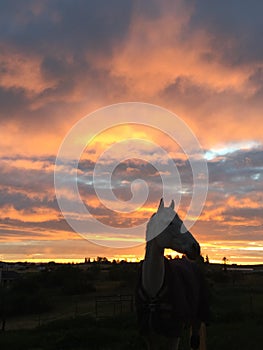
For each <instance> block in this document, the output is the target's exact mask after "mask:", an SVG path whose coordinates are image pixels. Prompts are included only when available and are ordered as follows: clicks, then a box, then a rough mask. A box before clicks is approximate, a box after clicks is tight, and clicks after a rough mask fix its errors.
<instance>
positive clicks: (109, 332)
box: [0, 271, 263, 350]
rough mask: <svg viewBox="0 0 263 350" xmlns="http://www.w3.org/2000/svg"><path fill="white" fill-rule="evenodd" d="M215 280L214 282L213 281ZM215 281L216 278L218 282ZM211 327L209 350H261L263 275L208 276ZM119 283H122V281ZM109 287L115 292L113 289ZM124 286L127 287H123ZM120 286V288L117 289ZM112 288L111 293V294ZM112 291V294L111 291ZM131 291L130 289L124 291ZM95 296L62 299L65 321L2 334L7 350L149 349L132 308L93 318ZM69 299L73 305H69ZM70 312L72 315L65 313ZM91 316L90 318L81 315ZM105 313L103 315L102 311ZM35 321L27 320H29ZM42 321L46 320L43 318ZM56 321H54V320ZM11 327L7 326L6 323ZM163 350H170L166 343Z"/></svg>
mask: <svg viewBox="0 0 263 350" xmlns="http://www.w3.org/2000/svg"><path fill="white" fill-rule="evenodd" d="M215 276H216V277H215ZM214 277H215V278H214ZM208 279H209V281H210V282H209V283H210V288H211V311H212V312H211V314H212V316H211V322H210V324H209V325H208V327H207V348H208V350H222V349H224V350H247V349H253V350H262V344H263V317H262V316H263V275H262V274H257V273H255V274H251V275H241V274H236V275H235V276H234V275H233V274H225V275H224V274H221V273H218V274H217V275H216V273H215V274H214V272H213V271H212V272H210V274H208ZM98 282H99V283H98V285H99V290H100V293H102V292H103V293H104V294H105V293H106V292H108V294H112V293H113V291H115V292H116V288H117V290H118V284H116V283H117V282H116V281H115V282H114V283H109V281H108V282H105V286H106V285H108V288H109V289H108V290H107V288H106V287H105V286H104V287H105V288H102V285H103V281H102V280H101V279H100V280H99V281H98ZM119 282H120V283H121V281H119ZM109 286H111V287H109ZM123 286H124V287H125V284H124V285H123ZM119 287H120V285H119ZM110 288H111V289H110ZM112 288H113V289H112ZM124 290H125V292H127V290H126V289H124ZM95 295H96V293H95V294H92V295H90V294H89V295H83V294H82V295H79V296H78V295H74V296H70V297H64V299H63V298H61V300H60V303H58V304H57V309H56V311H57V312H58V311H60V312H62V311H63V305H64V306H65V310H64V311H65V314H64V318H62V319H60V320H55V321H49V322H45V323H43V324H42V325H40V326H37V327H34V328H32V329H24V330H23V329H16V330H11V329H9V330H8V327H7V330H6V331H5V332H2V333H0V349H3V350H67V349H68V350H84V349H90V350H113V349H114V350H120V349H127V350H129V349H130V350H132V349H138V350H140V349H145V345H144V342H143V340H142V339H141V337H140V336H139V335H138V331H137V326H136V316H135V314H134V313H133V312H130V311H129V309H125V308H124V310H123V312H122V313H120V310H119V309H118V308H117V309H116V310H115V315H113V309H112V305H107V303H105V306H102V308H105V310H104V311H107V312H105V315H107V316H106V317H105V316H104V317H99V318H98V317H97V318H96V317H95V313H94V303H93V302H92V300H94V296H95ZM70 300H71V304H70V303H69V301H70ZM74 309H75V312H74ZM66 310H67V311H70V310H71V311H72V312H71V313H70V312H69V313H68V314H67V313H66ZM83 311H87V312H86V315H81V314H82V313H84V312H83ZM102 311H103V310H102ZM30 317H32V315H31V316H24V319H25V320H26V319H29V318H30ZM41 317H42V318H43V319H44V316H43V315H42V316H41ZM51 319H52V318H51ZM7 325H8V323H7ZM163 349H166V346H165V344H164V345H163ZM188 349H189V346H188V331H187V330H185V333H184V334H183V337H182V341H181V345H180V350H188Z"/></svg>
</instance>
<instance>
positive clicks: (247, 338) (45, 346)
mask: <svg viewBox="0 0 263 350" xmlns="http://www.w3.org/2000/svg"><path fill="white" fill-rule="evenodd" d="M262 326H263V322H262V321H260V320H259V319H248V320H245V321H236V322H232V323H230V322H228V323H224V322H219V323H215V324H212V325H210V326H209V327H208V329H207V334H208V337H207V345H208V349H213V350H222V349H224V350H247V349H253V350H261V349H262V342H263V335H262ZM0 347H1V349H8V350H69V349H70V350H84V349H90V350H110V349H111V350H113V349H114V350H122V349H123V350H124V349H126V350H132V349H134V350H135V349H136V350H140V349H145V346H144V343H143V340H142V339H141V338H140V337H139V336H138V333H137V329H136V322H135V319H134V315H125V316H118V317H115V318H108V319H105V320H97V321H96V320H95V319H94V318H90V317H78V318H75V319H72V320H63V321H56V322H52V323H50V324H48V325H45V326H41V327H39V328H37V329H33V330H20V331H8V332H6V333H3V334H1V336H0ZM163 349H166V346H165V345H164V346H163ZM180 349H181V350H183V349H189V347H188V337H187V333H185V334H184V335H183V339H182V343H181V346H180Z"/></svg>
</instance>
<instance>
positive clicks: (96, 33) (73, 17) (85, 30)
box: [0, 0, 133, 55]
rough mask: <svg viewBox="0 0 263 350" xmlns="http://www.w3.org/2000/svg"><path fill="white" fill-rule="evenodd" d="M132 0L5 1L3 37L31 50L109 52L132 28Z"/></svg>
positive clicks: (1, 20)
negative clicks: (130, 26)
mask: <svg viewBox="0 0 263 350" xmlns="http://www.w3.org/2000/svg"><path fill="white" fill-rule="evenodd" d="M132 3H133V2H132V1H131V0H126V1H123V0H112V1H105V0H98V1H85V0H76V1H72V0H54V1H45V2H41V1H27V2H26V3H25V2H21V1H1V5H0V23H2V25H1V26H0V33H1V34H0V38H1V39H2V41H3V42H5V43H7V44H12V45H14V46H16V47H21V48H22V49H23V50H24V49H25V48H26V49H27V50H29V51H31V52H34V53H35V52H41V53H42V54H44V53H45V52H50V53H51V52H53V53H54V52H58V51H59V50H60V52H61V53H62V52H63V51H64V53H65V52H70V51H71V52H72V54H73V55H74V54H79V53H80V52H86V51H87V50H89V51H93V50H94V51H100V52H101V51H102V52H104V53H106V52H109V51H110V50H111V48H112V45H113V43H114V42H115V41H119V40H123V39H124V38H125V35H126V33H127V31H128V29H129V24H130V19H131V14H132Z"/></svg>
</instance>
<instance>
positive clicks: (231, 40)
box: [189, 0, 263, 65]
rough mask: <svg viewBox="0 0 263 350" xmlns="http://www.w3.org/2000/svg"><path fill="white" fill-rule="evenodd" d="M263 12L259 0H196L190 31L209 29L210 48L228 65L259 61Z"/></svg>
mask: <svg viewBox="0 0 263 350" xmlns="http://www.w3.org/2000/svg"><path fill="white" fill-rule="evenodd" d="M262 12H263V3H262V2H261V1H258V0H252V1H246V0H230V1H217V2H215V1H209V0H200V1H196V2H195V10H194V12H193V14H192V18H191V21H190V23H189V26H190V31H191V32H192V31H195V30H197V29H202V30H206V31H207V33H209V35H210V38H211V41H210V44H211V51H212V52H214V53H216V52H217V55H216V56H217V57H219V58H220V59H221V60H223V61H225V62H227V63H228V64H231V65H240V64H245V63H250V62H254V63H258V62H259V61H260V60H262V59H263V46H262V45H261V44H260V43H261V41H262V35H263V22H262ZM216 56H214V58H215V57H216ZM208 57H209V56H208Z"/></svg>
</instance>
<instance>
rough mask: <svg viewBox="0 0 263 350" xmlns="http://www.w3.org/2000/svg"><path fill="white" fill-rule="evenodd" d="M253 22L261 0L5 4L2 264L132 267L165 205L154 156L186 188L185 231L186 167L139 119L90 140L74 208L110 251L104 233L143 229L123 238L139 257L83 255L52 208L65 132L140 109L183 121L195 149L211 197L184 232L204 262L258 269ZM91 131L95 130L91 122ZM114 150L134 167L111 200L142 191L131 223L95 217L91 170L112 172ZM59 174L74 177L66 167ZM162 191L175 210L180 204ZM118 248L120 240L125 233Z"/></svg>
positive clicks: (260, 146)
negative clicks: (136, 188)
mask: <svg viewBox="0 0 263 350" xmlns="http://www.w3.org/2000/svg"><path fill="white" fill-rule="evenodd" d="M262 13H263V2H261V1H258V0H251V1H245V0H223V1H211V0H199V1H194V0H184V1H183V0H149V1H147V0H146V1H143V0H134V1H132V0H130V1H128V0H111V1H106V0H96V1H93V0H86V1H84V0H43V1H42V0H24V1H19V0H2V1H1V2H0V133H1V134H0V207H1V211H0V260H3V261H18V260H21V261H49V260H57V261H62V260H63V261H83V260H84V257H92V258H93V257H97V256H107V257H108V258H117V259H118V258H119V259H122V258H128V259H140V258H141V257H142V256H143V253H144V243H143V242H144V233H145V228H143V225H145V222H146V221H147V219H148V218H149V217H150V216H151V214H152V213H153V212H154V210H155V208H156V206H157V205H158V202H159V199H160V197H161V196H162V188H161V182H160V174H158V172H157V171H156V166H157V165H158V164H161V163H162V165H163V166H164V167H165V166H166V165H167V163H165V160H164V159H163V156H162V152H161V151H160V149H158V147H157V145H158V146H160V147H161V148H162V149H163V150H165V152H166V153H167V155H169V157H170V158H172V159H173V160H174V162H175V163H176V164H177V167H178V172H179V175H180V178H181V182H182V188H183V190H182V189H181V191H180V193H181V201H180V203H178V202H177V205H178V212H179V214H180V215H181V217H182V218H183V217H184V215H185V213H186V211H187V206H188V205H189V203H190V200H191V193H192V189H193V183H192V182H193V179H192V173H191V167H190V166H189V162H188V159H187V157H186V156H185V154H183V151H182V149H180V147H179V146H178V145H177V144H176V142H174V140H172V139H169V137H168V136H167V134H165V133H164V132H161V131H162V130H156V129H151V128H150V127H143V126H141V125H135V124H136V122H139V121H140V116H137V117H136V118H137V119H136V118H135V124H134V125H123V126H120V127H113V128H111V129H109V130H106V131H105V132H103V133H102V134H100V135H98V136H97V137H96V138H94V139H92V141H91V142H90V143H89V145H87V147H86V149H85V150H84V151H83V154H82V156H81V159H80V162H79V167H78V174H79V180H78V181H79V182H78V184H79V191H80V194H82V195H83V201H84V202H85V204H86V205H87V207H88V208H89V211H90V212H91V213H92V215H94V217H96V218H97V219H98V220H99V221H100V222H103V223H104V224H105V229H104V230H102V231H100V230H98V228H96V227H93V226H92V225H91V224H89V222H88V220H87V234H88V237H89V238H90V239H91V240H92V239H93V235H94V240H96V237H103V239H104V240H105V241H107V240H108V241H110V240H112V239H115V240H116V237H115V238H113V237H112V235H111V233H110V229H109V231H107V225H108V227H115V228H116V227H118V228H119V229H124V228H127V227H130V226H136V225H139V224H142V229H141V231H140V230H138V232H137V234H136V236H134V237H132V239H134V240H135V241H136V242H138V245H137V246H133V247H128V248H125V249H124V248H114V247H109V246H107V244H106V247H105V246H103V245H97V244H94V243H91V242H90V241H88V240H87V239H84V238H83V237H82V236H80V235H79V234H77V233H76V232H74V230H73V229H72V228H71V227H70V225H69V224H68V223H67V222H66V220H65V219H64V217H63V215H62V213H61V211H60V209H59V207H58V204H57V200H56V195H55V189H54V166H55V161H56V157H57V154H58V151H59V147H60V145H61V143H62V141H63V140H64V138H65V136H66V134H67V133H68V132H69V131H70V130H71V128H72V127H73V126H74V124H75V123H77V122H78V121H79V120H80V119H81V118H83V117H85V116H88V115H89V114H90V113H93V112H94V111H96V110H97V109H99V108H104V107H105V106H108V105H111V104H117V103H123V102H144V103H148V104H153V105H157V106H160V107H162V108H164V109H167V110H169V111H171V112H172V113H174V114H176V115H177V116H179V117H180V118H181V119H182V120H183V121H184V122H185V123H186V125H187V126H188V127H189V128H190V129H191V130H192V131H193V133H194V134H195V136H196V138H197V140H198V141H199V143H200V145H201V147H202V149H203V159H204V160H205V161H207V166H208V173H209V186H208V194H207V199H206V202H205V205H204V208H203V211H202V213H201V215H200V217H199V219H198V220H197V222H196V223H195V224H194V225H193V227H192V228H191V232H192V233H193V234H194V236H195V237H196V238H197V239H198V241H199V242H200V244H201V247H202V254H203V256H205V255H206V254H208V256H209V258H210V261H215V262H216V261H217V262H222V258H223V257H227V258H228V259H229V262H230V263H249V264H250V263H263V121H262V117H263V116H262V111H263V45H262V37H263V21H262ZM87 118H89V117H87ZM105 118H109V119H108V120H107V122H109V123H110V122H111V119H110V118H111V117H110V116H105ZM112 118H113V119H112V125H113V123H114V117H112ZM149 118H150V117H149ZM90 120H91V119H90ZM96 123H97V124H96ZM91 125H92V127H94V128H98V129H99V128H100V127H101V125H100V121H99V119H97V120H96V118H95V119H92V122H91ZM167 128H172V123H171V125H167ZM85 132H86V130H85ZM86 137H87V139H88V138H89V137H91V135H88V132H87V135H86V134H85V135H84V136H83V135H82V139H81V142H82V143H83V142H84V143H83V145H84V146H85V142H86V140H87V139H86ZM131 139H137V140H139V141H138V142H137V143H136V142H135V141H133V142H131V141H129V140H131ZM146 139H147V140H148V141H149V142H146V141H143V140H146ZM125 140H126V141H127V142H126V143H125V145H124V144H122V145H121V146H120V145H119V149H117V150H115V151H114V149H112V148H111V147H113V146H114V145H116V144H117V146H118V142H123V141H125ZM134 142H135V143H136V145H135V144H134ZM123 145H124V146H123ZM120 148H121V149H122V152H123V154H126V156H127V155H128V156H130V159H128V158H129V157H128V156H127V159H126V160H124V161H122V162H120V164H119V165H118V166H117V168H116V169H115V171H114V172H113V174H112V175H113V176H112V187H113V188H114V193H115V195H116V196H117V198H118V199H119V200H122V201H123V203H125V201H128V200H129V199H130V198H131V183H132V181H134V180H135V179H143V180H144V181H145V182H146V183H147V184H148V186H149V196H148V199H147V201H146V202H145V204H144V205H143V206H142V207H140V208H139V209H138V210H136V212H132V213H130V214H129V213H127V214H119V213H118V212H114V211H109V209H107V208H105V206H104V205H103V203H101V201H100V200H99V198H98V197H97V196H96V192H95V191H94V188H93V182H92V174H93V170H94V166H95V165H96V162H97V160H98V158H99V157H100V156H101V155H102V154H103V152H105V151H107V150H108V149H111V150H112V152H113V153H112V154H111V157H106V156H105V157H104V158H102V162H105V164H106V163H107V164H109V163H111V162H112V163H114V162H115V163H116V160H117V159H118V157H120V158H121V155H120V153H119V152H120ZM114 152H115V153H114ZM114 154H115V156H116V159H115V158H114ZM166 170H167V169H166ZM59 171H60V172H61V174H62V173H63V172H64V175H65V173H66V172H67V171H68V173H67V174H68V175H67V176H70V170H69V169H66V168H65V167H64V168H62V167H61V168H60V169H59ZM167 171H168V170H167ZM164 172H165V171H164ZM102 177H103V174H102ZM101 180H102V182H103V178H101ZM169 186H170V185H168V188H169V191H170V193H171V196H172V197H173V195H172V194H173V191H174V192H176V190H175V188H174V187H173V186H172V185H171V187H169ZM177 196H178V193H174V197H175V198H176V197H177ZM70 198H71V194H70V193H67V200H69V199H70ZM168 199H169V200H170V198H167V199H166V203H167V205H168V204H169V201H168ZM79 216H81V215H79ZM76 220H82V221H85V218H83V217H81V218H79V217H77V218H76ZM120 231H121V230H120ZM123 232H125V231H123ZM117 238H118V236H117ZM122 238H123V239H124V240H125V239H129V237H125V233H122V234H121V236H120V239H122Z"/></svg>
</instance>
